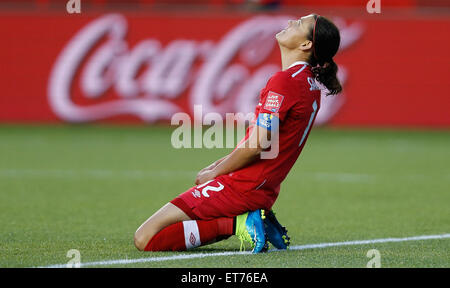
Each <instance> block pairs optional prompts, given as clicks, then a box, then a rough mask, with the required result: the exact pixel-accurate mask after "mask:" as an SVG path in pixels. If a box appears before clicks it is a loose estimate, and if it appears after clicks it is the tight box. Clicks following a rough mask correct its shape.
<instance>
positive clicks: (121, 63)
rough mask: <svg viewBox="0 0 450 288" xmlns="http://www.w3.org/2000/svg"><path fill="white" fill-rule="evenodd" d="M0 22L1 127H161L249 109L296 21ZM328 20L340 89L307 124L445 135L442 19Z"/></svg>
mask: <svg viewBox="0 0 450 288" xmlns="http://www.w3.org/2000/svg"><path fill="white" fill-rule="evenodd" d="M308 13H309V11H308V12H307V13H305V14H308ZM0 14H1V16H0V31H1V35H2V37H3V40H4V41H3V43H2V45H0V55H1V56H0V57H1V63H2V64H1V69H0V79H1V80H0V81H1V88H0V89H1V96H0V122H3V123H17V122H19V123H30V122H39V123H58V122H73V123H80V122H96V121H97V122H98V121H100V122H107V123H156V122H165V123H170V118H171V116H172V115H173V114H174V113H176V112H186V113H188V114H190V115H192V113H193V107H194V105H196V104H198V105H202V107H203V111H204V113H207V112H218V113H221V114H225V113H227V112H235V113H236V112H242V113H248V112H252V111H254V107H255V104H256V103H257V102H256V101H257V97H258V96H259V91H260V90H261V89H262V88H263V87H264V86H265V84H266V82H267V80H268V78H269V77H270V76H271V75H272V74H273V73H275V72H276V71H278V70H279V69H280V59H279V58H280V55H279V51H278V46H277V43H276V41H275V38H274V35H275V34H276V33H277V32H278V31H280V30H281V29H282V28H284V27H285V26H286V23H287V20H288V19H293V18H298V17H299V16H301V15H287V14H274V13H271V14H258V15H255V14H245V13H241V14H236V15H228V14H226V13H225V12H224V13H222V14H214V15H202V16H201V17H199V16H198V15H190V14H184V13H179V12H178V13H168V12H159V13H156V12H151V13H150V12H149V13H138V12H132V11H128V12H126V11H124V12H123V13H110V14H92V13H81V14H78V15H69V14H67V13H64V12H61V13H59V12H58V13H48V14H36V13H26V12H20V11H9V12H1V13H0ZM331 18H332V19H333V20H334V21H335V23H336V24H337V25H338V26H339V27H340V30H341V38H342V41H341V49H340V52H339V53H338V55H337V56H336V58H335V61H336V63H337V64H338V65H339V68H340V70H339V75H338V76H339V78H340V79H341V81H342V83H343V87H344V90H343V93H342V94H341V95H338V96H329V97H325V96H323V97H322V100H323V102H322V108H321V110H320V112H319V114H318V116H317V120H316V124H318V125H323V124H328V125H334V126H411V127H413V126H414V127H416V126H421V127H422V126H423V127H449V126H450V113H449V112H448V111H450V97H448V91H449V89H450V82H449V81H448V79H450V70H449V69H448V63H450V56H449V53H448V51H450V38H448V37H447V36H446V35H447V34H446V33H447V31H449V30H450V19H449V18H448V17H445V16H438V17H432V16H424V15H417V16H408V17H399V18H398V19H395V18H393V17H381V16H380V15H372V16H365V17H353V18H349V17H343V16H334V17H331Z"/></svg>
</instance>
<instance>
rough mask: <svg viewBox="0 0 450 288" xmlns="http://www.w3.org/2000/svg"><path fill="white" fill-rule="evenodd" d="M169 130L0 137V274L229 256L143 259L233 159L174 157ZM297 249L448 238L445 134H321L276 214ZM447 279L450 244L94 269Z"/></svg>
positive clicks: (234, 247) (449, 177)
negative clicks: (167, 218)
mask: <svg viewBox="0 0 450 288" xmlns="http://www.w3.org/2000/svg"><path fill="white" fill-rule="evenodd" d="M170 136H171V129H169V128H167V127H145V126H140V127H127V126H118V127H111V126H83V125H81V126H0V211H1V212H0V213H1V217H0V267H35V266H47V265H53V264H65V263H67V262H68V261H69V260H70V259H69V258H67V256H66V254H67V251H68V250H70V249H77V250H79V251H80V254H81V262H82V263H88V262H96V261H109V260H120V259H139V258H155V257H163V256H164V257H166V256H167V257H172V256H176V255H178V256H179V255H195V254H198V253H220V252H234V251H238V250H239V245H240V242H239V240H238V239H237V238H236V237H231V238H229V239H228V240H226V241H222V242H219V243H216V244H213V245H209V246H205V247H201V248H197V249H194V250H190V251H188V252H183V253H173V252H170V253H163V252H158V253H148V252H139V251H137V250H136V248H135V247H134V245H133V234H134V232H135V230H136V229H137V227H138V226H139V225H140V224H141V223H142V222H143V221H144V220H145V219H147V217H149V216H150V215H151V214H152V213H153V212H155V211H156V210H157V209H159V207H161V206H162V205H163V204H165V203H166V202H168V201H170V200H172V199H173V198H174V197H175V196H177V195H178V194H179V193H182V192H184V191H185V190H186V189H188V188H190V187H191V186H193V182H194V179H195V175H196V173H197V171H198V170H200V169H201V168H203V167H204V166H206V165H208V164H210V163H211V162H212V161H214V160H216V159H217V158H219V157H221V156H223V155H225V154H226V153H227V152H229V149H228V150H227V149H211V150H208V149H180V150H176V149H173V148H172V146H171V144H170ZM274 210H275V212H277V217H278V219H279V220H280V222H282V224H284V225H286V226H287V228H288V230H289V234H290V236H291V239H292V240H291V245H293V246H297V245H306V244H316V243H328V242H342V241H352V240H368V239H378V238H388V237H398V238H402V237H411V236H419V235H436V234H445V233H450V132H449V131H407V130H348V129H325V128H320V129H319V128H315V129H313V131H312V132H311V135H310V137H309V140H308V143H307V144H306V147H305V149H304V151H303V153H302V155H301V156H300V158H299V159H298V161H297V163H296V164H295V166H294V168H293V169H292V171H291V173H290V174H289V176H288V177H287V179H286V180H285V181H284V182H283V184H282V188H281V192H280V196H279V198H278V200H277V202H276V204H275V205H274ZM369 249H378V250H379V252H380V256H381V258H380V259H381V266H382V267H450V239H449V238H447V239H436V240H423V241H408V242H395V243H376V244H365V245H348V246H336V247H329V248H320V249H304V250H290V251H279V252H278V251H277V252H270V253H265V254H259V255H248V254H245V255H242V254H232V255H227V256H214V257H204V258H194V259H184V260H183V259H176V258H168V259H167V260H166V261H150V262H142V263H129V264H127V263H122V264H115V265H110V266H108V265H103V264H104V263H103V264H102V263H99V264H97V265H94V266H93V267H366V264H367V262H368V261H369V260H370V258H368V257H367V256H366V253H367V251H368V250H369Z"/></svg>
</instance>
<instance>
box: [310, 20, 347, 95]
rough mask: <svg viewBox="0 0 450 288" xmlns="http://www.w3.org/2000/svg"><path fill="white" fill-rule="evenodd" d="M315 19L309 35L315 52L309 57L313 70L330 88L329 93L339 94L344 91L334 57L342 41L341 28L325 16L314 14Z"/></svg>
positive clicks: (317, 77)
mask: <svg viewBox="0 0 450 288" xmlns="http://www.w3.org/2000/svg"><path fill="white" fill-rule="evenodd" d="M314 21H315V24H314V25H313V26H312V27H311V31H310V34H309V35H308V39H309V40H311V41H313V53H311V56H310V59H309V63H310V64H311V66H312V67H313V68H312V69H311V70H312V72H313V73H314V75H315V77H316V80H317V81H319V82H320V83H322V84H323V85H324V86H325V87H326V88H327V89H328V91H329V92H328V93H327V95H331V94H338V93H340V92H341V91H342V86H341V83H339V79H337V77H336V74H337V71H338V66H337V65H336V63H335V62H334V61H333V57H334V55H336V53H337V51H338V50H339V45H340V43H341V36H340V34H339V29H338V28H337V27H336V25H334V24H333V22H331V21H330V20H328V19H327V18H325V17H323V16H319V15H314Z"/></svg>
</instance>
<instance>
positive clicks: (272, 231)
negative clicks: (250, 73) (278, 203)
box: [261, 210, 291, 249]
mask: <svg viewBox="0 0 450 288" xmlns="http://www.w3.org/2000/svg"><path fill="white" fill-rule="evenodd" d="M261 218H262V219H263V221H264V229H265V231H266V235H267V238H268V240H269V242H270V243H272V245H273V246H275V248H277V249H288V247H289V244H290V239H291V238H289V236H288V235H287V232H288V231H287V229H286V227H284V226H281V224H280V222H278V220H277V218H276V217H275V213H274V212H273V211H272V210H269V211H267V210H261Z"/></svg>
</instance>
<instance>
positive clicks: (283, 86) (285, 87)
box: [259, 73, 298, 122]
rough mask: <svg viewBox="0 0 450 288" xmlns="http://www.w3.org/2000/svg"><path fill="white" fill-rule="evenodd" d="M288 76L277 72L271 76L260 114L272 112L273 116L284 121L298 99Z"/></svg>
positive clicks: (263, 96)
mask: <svg viewBox="0 0 450 288" xmlns="http://www.w3.org/2000/svg"><path fill="white" fill-rule="evenodd" d="M287 76H289V75H287ZM287 76H286V74H283V73H277V74H275V75H274V76H273V77H272V78H270V80H269V82H268V83H267V85H266V88H265V92H264V93H263V95H262V99H261V102H260V103H261V109H260V110H259V113H260V114H272V115H271V116H272V117H274V116H275V117H277V118H278V119H279V120H280V122H283V121H284V119H285V118H286V115H287V113H288V111H289V110H290V109H291V108H292V107H293V106H294V104H295V103H296V102H297V101H298V97H296V93H295V92H296V91H295V89H293V88H292V83H291V82H290V79H289V78H287ZM261 117H262V116H261Z"/></svg>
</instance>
